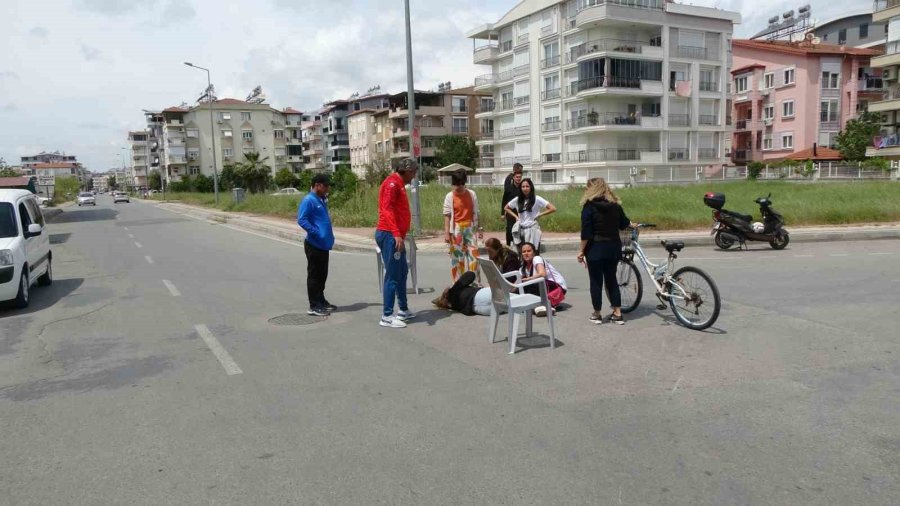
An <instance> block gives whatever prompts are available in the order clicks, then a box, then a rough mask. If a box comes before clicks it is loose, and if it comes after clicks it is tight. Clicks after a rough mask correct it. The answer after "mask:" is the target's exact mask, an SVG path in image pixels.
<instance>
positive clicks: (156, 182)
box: [148, 170, 162, 190]
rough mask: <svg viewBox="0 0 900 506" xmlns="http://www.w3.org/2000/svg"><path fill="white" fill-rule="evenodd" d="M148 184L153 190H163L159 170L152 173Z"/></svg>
mask: <svg viewBox="0 0 900 506" xmlns="http://www.w3.org/2000/svg"><path fill="white" fill-rule="evenodd" d="M148 184H149V185H150V189H151V190H161V189H162V176H161V175H160V174H159V171H158V170H151V171H150V177H149V178H148Z"/></svg>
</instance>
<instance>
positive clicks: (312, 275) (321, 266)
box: [297, 174, 337, 316]
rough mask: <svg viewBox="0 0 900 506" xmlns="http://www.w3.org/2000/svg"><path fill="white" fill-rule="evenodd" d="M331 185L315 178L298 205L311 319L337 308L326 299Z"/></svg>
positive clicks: (331, 238)
mask: <svg viewBox="0 0 900 506" xmlns="http://www.w3.org/2000/svg"><path fill="white" fill-rule="evenodd" d="M330 186H331V181H330V180H329V179H328V176H327V175H325V174H316V176H315V177H314V178H313V182H312V188H311V189H310V192H309V194H307V195H306V197H304V198H303V200H302V201H301V202H300V209H298V210H297V224H298V225H300V227H301V228H302V229H303V230H305V231H306V240H305V241H303V249H304V250H305V251H306V291H307V294H308V295H309V311H307V314H310V315H314V316H328V314H329V313H331V312H332V311H335V310H337V306H335V305H334V304H332V303H330V302H328V300H327V299H326V298H325V281H326V280H327V279H328V252H329V251H331V248H332V247H334V231H332V229H331V217H330V216H329V215H328V202H327V197H328V189H329V187H330Z"/></svg>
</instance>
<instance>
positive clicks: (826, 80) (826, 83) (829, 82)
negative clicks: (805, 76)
mask: <svg viewBox="0 0 900 506" xmlns="http://www.w3.org/2000/svg"><path fill="white" fill-rule="evenodd" d="M840 81H841V75H840V74H838V73H837V72H822V88H823V89H828V90H836V89H838V87H839V86H840V84H841V82H840Z"/></svg>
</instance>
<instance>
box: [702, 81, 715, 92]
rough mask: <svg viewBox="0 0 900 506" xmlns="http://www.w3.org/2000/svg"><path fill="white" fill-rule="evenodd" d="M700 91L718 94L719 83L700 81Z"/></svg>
mask: <svg viewBox="0 0 900 506" xmlns="http://www.w3.org/2000/svg"><path fill="white" fill-rule="evenodd" d="M700 91H708V92H712V93H718V92H719V83H718V82H716V81H700Z"/></svg>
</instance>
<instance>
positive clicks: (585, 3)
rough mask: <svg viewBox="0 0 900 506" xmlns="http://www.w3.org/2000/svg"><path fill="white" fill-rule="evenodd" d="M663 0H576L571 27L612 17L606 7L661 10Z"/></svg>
mask: <svg viewBox="0 0 900 506" xmlns="http://www.w3.org/2000/svg"><path fill="white" fill-rule="evenodd" d="M664 4H665V0H578V3H577V6H576V10H575V17H574V18H573V19H572V21H573V22H572V23H571V25H570V26H571V27H572V28H575V27H582V26H584V25H586V24H589V23H593V22H595V21H599V20H601V19H607V18H610V17H612V16H611V15H610V13H608V12H607V9H608V7H610V6H612V7H628V8H633V9H649V10H657V11H661V10H663V8H664Z"/></svg>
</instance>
